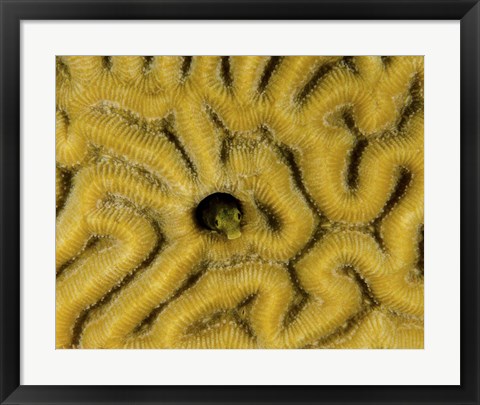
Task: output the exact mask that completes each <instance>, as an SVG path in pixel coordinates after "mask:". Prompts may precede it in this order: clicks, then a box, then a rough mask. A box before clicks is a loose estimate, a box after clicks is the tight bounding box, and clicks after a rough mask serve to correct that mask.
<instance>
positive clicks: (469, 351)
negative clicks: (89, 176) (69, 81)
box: [0, 0, 480, 405]
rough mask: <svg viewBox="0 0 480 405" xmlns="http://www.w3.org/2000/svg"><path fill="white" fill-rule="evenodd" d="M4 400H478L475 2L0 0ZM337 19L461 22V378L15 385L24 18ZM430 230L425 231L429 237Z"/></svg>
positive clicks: (478, 51)
mask: <svg viewBox="0 0 480 405" xmlns="http://www.w3.org/2000/svg"><path fill="white" fill-rule="evenodd" d="M0 12H1V83H0V88H1V97H2V98H1V109H0V114H1V115H0V125H1V133H0V154H1V155H0V196H1V200H0V201H1V202H0V211H1V215H0V221H1V223H0V225H1V226H0V277H1V279H0V280H1V319H0V322H1V336H0V339H1V340H0V373H1V381H0V383H1V392H0V402H1V404H40V403H42V404H46V403H48V404H60V403H69V404H83V403H85V404H97V403H98V404H100V403H102V404H109V403H112V404H113V403H128V404H130V403H160V404H190V403H191V404H200V403H203V404H206V403H222V404H223V403H225V404H228V403H232V404H233V403H235V404H255V403H257V404H265V403H292V404H294V403H306V402H309V403H319V404H350V403H351V404H355V403H368V404H394V403H395V404H399V403H402V404H403V403H411V404H417V403H418V404H440V403H442V404H443V403H448V404H465V405H466V404H479V403H480V402H479V380H480V375H479V365H480V361H479V346H480V345H479V326H480V322H479V298H478V297H479V295H480V288H479V275H478V271H479V266H478V258H479V255H478V229H479V222H478V218H479V217H478V211H479V191H480V188H479V160H480V153H479V142H478V138H479V135H480V127H479V114H480V103H479V98H480V87H479V76H480V42H479V41H480V5H479V3H478V0H417V1H411V0H328V1H323V0H297V1H295V0H257V1H251V0H233V1H225V0H224V1H220V0H198V1H195V0H176V1H173V0H142V1H133V0H127V1H107V0H101V1H96V2H86V1H78V0H77V1H71V0H63V1H58V0H57V1H55V0H36V1H34V0H31V1H23V0H0ZM99 19H102V20H110V19H111V20H127V19H136V20H141V19H150V20H151V19H159V20H162V19H187V20H189V19H225V20H228V19H253V20H258V19H267V20H280V19H282V20H283V19H286V20H290V19H299V20H302V19H309V20H312V19H313V20H315V19H321V20H327V19H335V20H362V19H368V20H377V19H380V20H460V21H461V384H460V385H459V386H26V385H20V265H21V256H20V253H21V252H20V238H21V234H20V221H21V218H20V204H21V199H20V181H21V173H20V159H21V156H20V39H21V38H20V22H21V20H99ZM427 237H428V235H427Z"/></svg>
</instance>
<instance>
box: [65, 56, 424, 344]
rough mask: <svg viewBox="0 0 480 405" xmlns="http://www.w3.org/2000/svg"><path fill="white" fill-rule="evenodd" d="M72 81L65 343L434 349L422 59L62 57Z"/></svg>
mask: <svg viewBox="0 0 480 405" xmlns="http://www.w3.org/2000/svg"><path fill="white" fill-rule="evenodd" d="M56 92H57V113H56V164H57V171H56V175H57V179H56V186H57V187H56V189H57V196H56V197H57V232H56V262H57V263H56V265H57V281H56V346H57V348H422V347H423V294H424V287H423V58H422V57H337V56H336V57H310V56H309V57H298V56H291V57H263V56H255V57H251V56H247V57H212V56H208V57H151V56H145V57H140V56H138V57H135V56H128V57H127V56H115V57H99V56H93V57H86V56H78V57H75V56H69V57H57V89H56ZM214 193H228V194H230V195H231V196H233V197H235V198H236V199H237V201H238V202H239V206H238V207H239V210H240V211H241V222H240V231H241V236H240V237H238V234H237V233H235V238H234V239H229V238H227V237H226V236H225V234H223V233H222V232H217V231H215V230H212V229H208V228H206V227H205V226H202V224H201V223H200V222H199V220H198V216H196V209H197V207H198V205H199V203H200V202H201V201H202V200H203V199H204V198H206V197H207V196H209V195H211V194H214ZM235 212H236V217H240V215H239V214H238V212H237V211H235ZM212 221H213V220H212ZM235 232H237V231H235Z"/></svg>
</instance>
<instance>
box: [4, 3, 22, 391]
mask: <svg viewBox="0 0 480 405" xmlns="http://www.w3.org/2000/svg"><path fill="white" fill-rule="evenodd" d="M0 13H1V32H2V39H1V61H2V63H1V69H2V70H1V82H0V89H1V97H2V98H1V100H2V103H1V110H0V114H1V115H0V125H1V127H0V128H1V133H0V198H1V200H0V213H1V214H0V284H1V312H0V314H1V315H0V322H1V326H2V327H1V329H2V331H1V337H0V339H1V344H0V375H1V377H0V401H4V400H5V398H6V397H7V396H8V395H10V394H11V393H12V392H14V391H15V390H16V389H17V388H18V387H19V385H20V274H19V270H20V166H19V163H20V137H19V134H20V104H19V102H20V97H19V96H20V94H19V93H20V92H19V88H18V87H17V86H18V84H19V83H20V49H19V45H20V37H19V21H20V20H19V15H18V13H16V12H15V9H14V7H12V6H11V4H9V3H5V2H3V1H2V2H1V3H0Z"/></svg>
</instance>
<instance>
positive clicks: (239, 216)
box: [237, 212, 242, 221]
mask: <svg viewBox="0 0 480 405" xmlns="http://www.w3.org/2000/svg"><path fill="white" fill-rule="evenodd" d="M241 217H242V216H241V215H240V213H239V212H237V219H238V220H239V221H240V218H241Z"/></svg>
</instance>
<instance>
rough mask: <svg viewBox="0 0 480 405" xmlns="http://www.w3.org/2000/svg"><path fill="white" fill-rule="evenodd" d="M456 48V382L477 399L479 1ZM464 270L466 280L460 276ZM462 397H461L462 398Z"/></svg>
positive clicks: (466, 19) (479, 318) (479, 311)
mask: <svg viewBox="0 0 480 405" xmlns="http://www.w3.org/2000/svg"><path fill="white" fill-rule="evenodd" d="M460 30H461V31H460V38H461V42H460V51H461V68H460V71H461V98H460V106H461V107H460V117H461V118H460V123H461V124H460V125H461V130H460V132H461V156H462V157H463V159H464V160H463V161H462V162H461V174H460V178H461V202H460V207H461V209H460V212H461V214H460V216H461V233H460V234H461V237H460V238H461V244H460V252H461V254H460V257H461V259H460V261H461V266H460V268H461V282H460V283H461V291H462V294H461V296H460V302H461V312H460V321H461V348H460V359H461V365H460V369H461V386H462V389H463V390H464V394H465V395H466V397H467V398H468V400H469V402H468V403H472V404H478V403H479V398H480V395H479V389H480V386H479V380H480V371H479V367H480V359H479V347H480V342H479V336H480V332H479V331H480V308H479V302H480V301H479V293H480V277H479V270H480V269H479V263H480V260H479V258H480V248H479V244H478V243H479V240H478V236H479V229H480V224H479V218H480V215H479V214H480V120H479V114H480V3H477V4H476V5H475V6H474V7H472V8H471V9H470V11H469V12H468V13H467V14H466V15H465V16H464V17H463V19H462V22H461V27H460ZM467 273H468V278H467V277H466V274H467ZM467 398H465V399H467Z"/></svg>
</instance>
